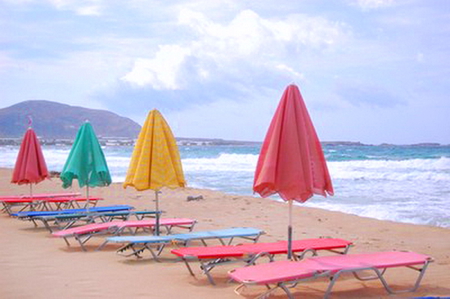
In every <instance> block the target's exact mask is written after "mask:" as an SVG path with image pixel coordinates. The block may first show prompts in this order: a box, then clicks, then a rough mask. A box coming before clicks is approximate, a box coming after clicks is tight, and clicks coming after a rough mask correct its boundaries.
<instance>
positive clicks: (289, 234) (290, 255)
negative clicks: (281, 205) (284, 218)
mask: <svg viewBox="0 0 450 299" xmlns="http://www.w3.org/2000/svg"><path fill="white" fill-rule="evenodd" d="M288 203H289V224H288V256H287V258H288V259H289V260H291V259H292V204H293V200H292V199H290V200H289V202H288Z"/></svg>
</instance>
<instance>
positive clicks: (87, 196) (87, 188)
mask: <svg viewBox="0 0 450 299" xmlns="http://www.w3.org/2000/svg"><path fill="white" fill-rule="evenodd" d="M86 211H87V212H88V213H89V184H86Z"/></svg>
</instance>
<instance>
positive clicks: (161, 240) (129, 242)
mask: <svg viewBox="0 0 450 299" xmlns="http://www.w3.org/2000/svg"><path fill="white" fill-rule="evenodd" d="M263 233H264V231H262V230H260V229H256V228H251V227H235V228H228V229H221V230H210V231H201V232H191V233H185V234H175V235H168V236H127V237H110V238H107V239H106V241H107V242H112V243H126V245H124V246H122V247H121V248H119V249H118V250H117V253H118V254H120V255H123V256H127V257H128V256H133V255H134V256H136V257H138V258H141V253H142V252H144V251H145V250H148V251H150V253H151V255H152V256H153V258H154V259H155V260H156V261H159V260H158V256H159V255H160V254H161V252H162V250H163V249H164V247H165V246H166V245H167V244H171V243H179V244H182V245H183V246H187V245H188V244H189V242H191V241H201V242H202V243H203V245H205V246H207V244H206V240H210V239H216V240H219V241H220V243H221V244H222V245H230V244H231V243H232V242H233V240H234V239H235V238H243V239H247V240H251V241H253V242H257V241H258V239H259V237H260V236H261V235H262V234H263ZM225 239H228V242H227V243H225V241H224V240H225ZM152 245H156V246H157V250H156V252H155V251H154V250H153V248H152ZM129 250H130V251H131V253H125V252H126V251H129Z"/></svg>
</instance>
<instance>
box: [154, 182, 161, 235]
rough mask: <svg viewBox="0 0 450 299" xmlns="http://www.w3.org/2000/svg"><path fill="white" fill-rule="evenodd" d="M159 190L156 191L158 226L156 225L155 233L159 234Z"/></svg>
mask: <svg viewBox="0 0 450 299" xmlns="http://www.w3.org/2000/svg"><path fill="white" fill-rule="evenodd" d="M158 193H159V191H158V190H156V191H155V199H156V226H155V234H156V235H157V236H159V216H160V214H159V199H158Z"/></svg>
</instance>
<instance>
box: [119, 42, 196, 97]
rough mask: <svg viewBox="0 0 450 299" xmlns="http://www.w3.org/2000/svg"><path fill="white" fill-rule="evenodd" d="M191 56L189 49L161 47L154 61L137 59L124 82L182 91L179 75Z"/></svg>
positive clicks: (174, 46) (176, 46)
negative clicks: (186, 60)
mask: <svg viewBox="0 0 450 299" xmlns="http://www.w3.org/2000/svg"><path fill="white" fill-rule="evenodd" d="M189 54H190V50H189V49H185V48H183V47H180V46H178V45H164V46H160V47H159V51H158V52H157V53H156V55H155V57H154V58H153V59H144V58H139V59H137V60H136V62H135V63H134V66H133V69H132V70H131V72H129V73H128V74H126V75H125V76H124V77H123V78H122V80H124V81H127V82H130V83H132V84H135V85H137V86H146V85H150V86H152V87H153V88H154V89H156V90H162V89H168V90H175V89H180V88H181V86H182V82H181V77H180V76H179V75H178V73H179V71H180V67H181V66H182V64H183V62H184V61H185V58H186V56H188V55H189Z"/></svg>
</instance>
